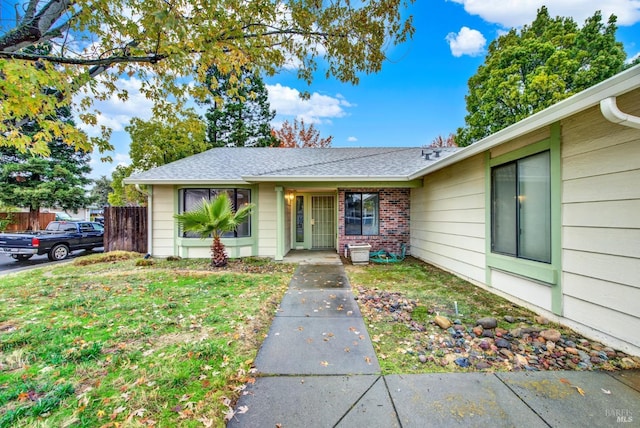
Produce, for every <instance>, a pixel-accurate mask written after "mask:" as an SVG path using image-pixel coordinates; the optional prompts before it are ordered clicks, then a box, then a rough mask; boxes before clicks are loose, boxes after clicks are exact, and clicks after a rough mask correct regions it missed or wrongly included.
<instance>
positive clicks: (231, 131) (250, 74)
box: [206, 67, 276, 147]
mask: <svg viewBox="0 0 640 428" xmlns="http://www.w3.org/2000/svg"><path fill="white" fill-rule="evenodd" d="M207 83H208V86H209V90H210V92H211V95H212V98H213V101H211V100H208V102H209V103H212V104H213V106H212V107H210V108H209V109H208V110H207V113H206V118H207V138H208V140H209V144H210V145H211V146H212V147H224V146H232V147H245V146H246V147H271V146H273V145H275V144H276V140H275V139H274V137H273V135H271V125H270V122H271V120H272V119H273V118H274V117H275V116H276V112H275V110H271V107H270V105H269V99H268V98H269V94H268V92H267V88H266V87H265V85H264V81H263V80H262V78H261V77H260V75H259V74H258V73H256V72H254V71H251V70H249V69H247V68H245V67H243V68H242V69H241V74H240V75H239V76H237V75H236V74H235V73H234V72H232V73H227V74H223V73H221V72H220V71H219V70H218V69H216V68H212V69H211V70H209V78H208V80H207Z"/></svg>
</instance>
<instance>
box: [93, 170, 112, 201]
mask: <svg viewBox="0 0 640 428" xmlns="http://www.w3.org/2000/svg"><path fill="white" fill-rule="evenodd" d="M112 191H113V188H112V187H111V179H109V178H108V177H107V176H106V175H103V176H101V177H100V178H98V179H96V180H93V188H92V189H91V197H92V198H93V200H94V203H95V204H96V205H97V206H99V207H104V206H106V205H109V193H111V192H112Z"/></svg>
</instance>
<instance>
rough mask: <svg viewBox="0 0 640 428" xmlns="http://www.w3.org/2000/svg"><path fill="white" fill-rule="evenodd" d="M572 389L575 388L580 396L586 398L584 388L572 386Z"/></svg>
mask: <svg viewBox="0 0 640 428" xmlns="http://www.w3.org/2000/svg"><path fill="white" fill-rule="evenodd" d="M571 387H572V388H575V389H576V391H578V394H580V395H582V396H583V397H584V390H583V389H582V388H580V387H579V386H575V385H571Z"/></svg>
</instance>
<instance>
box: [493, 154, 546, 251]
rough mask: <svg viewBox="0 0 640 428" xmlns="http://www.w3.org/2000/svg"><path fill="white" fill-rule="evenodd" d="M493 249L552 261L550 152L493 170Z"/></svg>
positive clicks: (502, 165) (496, 167)
mask: <svg viewBox="0 0 640 428" xmlns="http://www.w3.org/2000/svg"><path fill="white" fill-rule="evenodd" d="M491 250H492V252H494V253H499V254H505V255H508V256H513V257H517V258H522V259H528V260H534V261H538V262H543V263H551V170H550V154H549V151H545V152H542V153H538V154H535V155H532V156H528V157H525V158H521V159H518V160H516V161H513V162H509V163H505V164H501V165H498V166H495V167H493V168H492V169H491Z"/></svg>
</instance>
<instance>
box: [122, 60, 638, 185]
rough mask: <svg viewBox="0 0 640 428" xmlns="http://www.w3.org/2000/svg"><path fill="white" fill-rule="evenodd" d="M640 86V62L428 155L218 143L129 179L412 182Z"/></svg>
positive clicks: (169, 181)
mask: <svg viewBox="0 0 640 428" xmlns="http://www.w3.org/2000/svg"><path fill="white" fill-rule="evenodd" d="M637 88H640V65H636V66H634V67H631V68H629V69H627V70H625V71H623V72H621V73H619V74H617V75H615V76H613V77H611V78H609V79H607V80H605V81H603V82H600V83H598V84H597V85H594V86H592V87H591V88H589V89H586V90H584V91H582V92H580V93H578V94H575V95H573V96H572V97H569V98H567V99H565V100H563V101H560V102H559V103H557V104H554V105H553V106H551V107H548V108H546V109H544V110H542V111H540V112H538V113H536V114H534V115H531V116H529V117H527V118H526V119H523V120H521V121H520V122H518V123H515V124H513V125H511V126H509V127H507V128H505V129H503V130H501V131H498V132H496V133H495V134H492V135H490V136H488V137H486V138H484V139H482V140H480V141H478V142H476V143H474V144H472V145H470V146H468V147H465V148H463V149H457V148H448V149H443V151H442V153H441V156H440V157H439V158H435V157H434V156H431V159H429V160H426V159H424V158H423V157H422V156H421V154H422V150H423V149H422V148H420V147H371V148H324V149H310V148H305V149H283V148H257V147H250V148H216V149H211V150H209V151H206V152H203V153H200V154H197V155H194V156H190V157H188V158H185V159H181V160H179V161H176V162H173V163H170V164H167V165H163V166H160V167H157V168H154V169H151V170H149V171H145V172H142V173H140V174H136V175H133V176H131V177H129V178H127V179H126V180H125V182H126V183H130V184H205V183H212V182H213V183H228V184H247V183H255V182H264V181H279V182H305V181H306V182H317V181H328V182H331V181H335V182H341V181H389V182H394V181H395V182H408V181H412V180H415V179H418V178H420V177H423V176H425V175H427V174H430V173H432V172H435V171H437V170H439V169H442V168H445V167H447V166H449V165H451V164H453V163H456V162H460V161H462V160H464V159H467V158H469V157H472V156H475V155H477V154H479V153H482V152H485V151H487V150H489V149H491V148H493V147H495V146H498V145H500V144H504V143H506V142H508V141H511V140H513V139H514V138H517V137H519V136H522V135H525V134H527V133H529V132H532V131H535V130H537V129H540V128H542V127H545V126H549V125H551V124H553V123H555V122H557V121H559V120H561V119H563V118H566V117H569V116H572V115H574V114H577V113H579V112H581V111H584V110H586V109H589V108H592V107H595V106H597V105H598V104H600V102H601V101H603V100H606V99H607V98H610V97H617V96H619V95H622V94H625V93H627V92H630V91H632V90H634V89H637Z"/></svg>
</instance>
